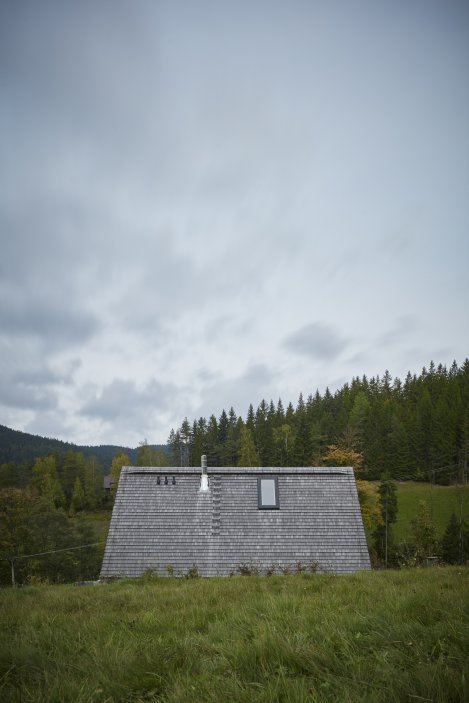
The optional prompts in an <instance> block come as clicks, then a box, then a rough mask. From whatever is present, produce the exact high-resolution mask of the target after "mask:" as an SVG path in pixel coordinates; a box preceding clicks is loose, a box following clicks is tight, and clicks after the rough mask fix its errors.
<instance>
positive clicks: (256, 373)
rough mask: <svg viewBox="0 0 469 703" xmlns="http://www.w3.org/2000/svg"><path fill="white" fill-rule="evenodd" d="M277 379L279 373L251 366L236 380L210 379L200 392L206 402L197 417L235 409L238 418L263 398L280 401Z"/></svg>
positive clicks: (201, 406)
mask: <svg viewBox="0 0 469 703" xmlns="http://www.w3.org/2000/svg"><path fill="white" fill-rule="evenodd" d="M276 378H277V372H276V371H275V370H274V369H272V368H270V367H269V366H267V365H266V364H250V365H249V366H248V367H247V368H246V369H245V371H244V372H243V373H242V374H241V375H239V376H237V377H234V378H233V377H232V378H228V379H227V378H221V377H218V379H208V380H207V383H206V384H205V385H204V386H203V388H202V390H201V396H202V398H203V400H202V402H201V403H200V404H199V406H198V407H197V408H196V409H195V410H194V414H195V415H196V416H197V417H198V416H200V415H202V416H205V417H207V416H208V415H211V414H212V413H215V414H216V413H220V412H221V411H222V410H223V409H225V410H226V411H228V409H229V408H230V406H233V407H234V409H235V410H236V412H237V413H238V414H239V415H242V416H245V414H246V412H247V409H248V404H249V403H252V404H253V405H256V404H257V403H259V402H260V401H261V400H262V398H264V399H265V400H267V401H268V400H270V398H277V396H278V392H277V388H276V386H277V383H276ZM220 403H221V405H220Z"/></svg>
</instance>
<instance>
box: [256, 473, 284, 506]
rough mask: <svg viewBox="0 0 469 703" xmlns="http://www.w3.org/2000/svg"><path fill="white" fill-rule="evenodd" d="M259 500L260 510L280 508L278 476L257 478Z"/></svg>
mask: <svg viewBox="0 0 469 703" xmlns="http://www.w3.org/2000/svg"><path fill="white" fill-rule="evenodd" d="M257 501H258V508H259V510H278V509H279V508H280V503H279V498H278V478H277V476H268V477H265V478H264V477H259V478H258V479H257Z"/></svg>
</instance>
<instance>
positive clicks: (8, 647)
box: [0, 567, 469, 703]
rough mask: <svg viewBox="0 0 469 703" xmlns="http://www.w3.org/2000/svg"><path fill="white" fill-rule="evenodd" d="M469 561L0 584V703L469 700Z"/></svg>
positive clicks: (449, 701)
mask: <svg viewBox="0 0 469 703" xmlns="http://www.w3.org/2000/svg"><path fill="white" fill-rule="evenodd" d="M468 592H469V570H468V569H464V568H457V567H449V568H444V569H443V568H442V569H440V568H433V569H427V570H424V569H420V570H419V569H415V570H412V571H410V570H402V571H394V572H383V571H380V572H362V573H360V574H356V575H352V576H342V577H341V576H332V575H319V574H309V575H306V574H298V575H294V576H283V577H282V576H273V577H270V578H266V577H263V578H262V577H241V576H240V577H234V578H232V579H206V580H200V579H187V580H175V579H167V578H166V579H153V580H151V579H147V580H145V579H140V580H136V581H133V582H129V581H120V582H115V583H113V584H109V585H101V586H95V587H89V588H78V587H73V586H55V587H53V586H49V587H47V586H44V587H25V588H21V589H17V590H15V589H11V588H10V589H3V590H2V591H0V700H2V701H5V702H7V701H18V702H19V701H21V703H27V702H28V701H38V702H41V703H67V702H70V703H72V702H73V703H90V702H95V703H114V702H115V703H117V702H124V701H126V702H129V703H130V702H135V703H137V702H143V701H161V702H165V703H183V702H184V703H200V702H201V701H213V702H214V703H215V702H216V703H219V701H221V700H224V701H230V702H233V703H236V702H238V701H239V702H241V701H245V702H246V703H247V702H255V703H260V702H262V703H273V702H275V701H285V702H288V701H290V702H291V703H296V702H300V703H301V702H302V701H304V702H306V701H308V702H309V701H313V702H315V701H316V702H323V701H331V702H333V703H337V701H340V702H341V703H344V702H345V703H346V702H347V701H350V702H351V701H369V702H370V703H380V702H383V703H384V702H386V703H392V702H395V703H398V702H399V703H401V702H402V701H434V702H441V703H443V702H444V703H452V702H454V703H460V701H463V700H468V696H469V688H468V683H467V681H468V677H469V671H468V664H467V652H468V651H469V627H468V625H469V598H468Z"/></svg>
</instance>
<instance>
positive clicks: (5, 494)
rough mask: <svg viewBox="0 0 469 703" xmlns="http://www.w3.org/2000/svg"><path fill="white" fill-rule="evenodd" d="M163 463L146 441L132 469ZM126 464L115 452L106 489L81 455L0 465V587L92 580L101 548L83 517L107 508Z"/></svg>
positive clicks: (94, 463)
mask: <svg viewBox="0 0 469 703" xmlns="http://www.w3.org/2000/svg"><path fill="white" fill-rule="evenodd" d="M165 462H166V457H165V454H164V452H162V450H161V449H159V448H156V447H153V446H151V445H149V444H148V443H147V442H146V440H145V441H144V442H142V443H141V444H140V446H139V447H138V449H137V451H136V465H137V466H148V465H155V464H158V465H165ZM166 463H167V462H166ZM130 464H131V461H130V458H129V457H128V455H127V454H126V453H125V452H123V451H122V450H120V451H118V452H117V454H116V455H115V457H114V458H113V460H112V465H111V476H114V478H115V482H114V483H113V484H112V486H111V490H109V491H107V490H105V488H104V486H103V473H102V468H101V465H100V463H99V461H98V460H97V458H96V457H93V456H91V457H87V456H84V455H83V454H82V453H81V452H76V451H72V450H69V451H67V452H65V453H64V454H63V455H62V454H48V455H47V456H38V457H36V459H35V460H34V462H33V463H32V465H30V464H22V465H21V466H20V470H18V467H17V466H16V464H15V463H14V462H8V463H4V464H2V465H0V584H8V583H11V582H12V581H13V580H14V582H15V583H18V584H23V583H37V582H42V581H47V582H50V583H64V582H69V581H74V580H90V579H95V578H97V576H98V574H99V567H100V564H101V559H102V552H103V547H104V545H103V544H102V543H100V542H99V538H98V537H97V535H96V533H95V531H94V529H93V528H92V527H91V526H90V524H89V522H87V521H86V519H85V517H84V516H85V513H86V512H93V511H96V510H99V509H106V508H108V509H109V508H111V506H112V500H113V493H114V490H113V489H115V487H116V486H117V479H118V477H119V473H120V469H121V467H122V466H125V465H130Z"/></svg>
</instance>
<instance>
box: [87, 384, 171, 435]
mask: <svg viewBox="0 0 469 703" xmlns="http://www.w3.org/2000/svg"><path fill="white" fill-rule="evenodd" d="M177 393H178V390H177V388H176V387H175V386H174V385H173V384H171V383H160V382H158V381H156V380H154V379H153V380H152V381H150V382H149V383H148V384H146V385H145V386H144V387H143V388H138V387H137V384H136V383H135V382H134V381H129V380H125V379H119V378H117V379H114V380H113V381H112V382H111V383H109V384H108V385H106V386H104V387H103V388H102V389H101V391H100V392H99V394H98V395H96V396H95V397H94V398H92V399H90V400H89V401H88V402H87V403H85V405H83V407H82V408H81V411H80V413H81V414H82V415H84V416H87V417H91V418H99V419H100V420H102V421H103V422H111V423H112V422H115V421H119V422H122V421H128V422H129V423H135V422H136V421H137V422H140V421H141V420H142V419H143V418H145V417H147V416H148V414H149V413H150V414H152V415H153V414H154V413H155V412H157V411H163V410H166V409H167V407H168V405H169V404H170V403H172V401H173V399H174V397H175V396H176V395H177ZM145 424H147V423H146V421H145Z"/></svg>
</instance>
